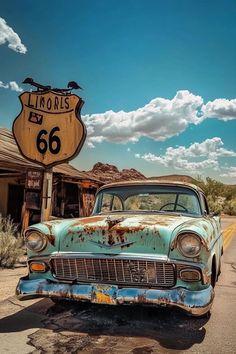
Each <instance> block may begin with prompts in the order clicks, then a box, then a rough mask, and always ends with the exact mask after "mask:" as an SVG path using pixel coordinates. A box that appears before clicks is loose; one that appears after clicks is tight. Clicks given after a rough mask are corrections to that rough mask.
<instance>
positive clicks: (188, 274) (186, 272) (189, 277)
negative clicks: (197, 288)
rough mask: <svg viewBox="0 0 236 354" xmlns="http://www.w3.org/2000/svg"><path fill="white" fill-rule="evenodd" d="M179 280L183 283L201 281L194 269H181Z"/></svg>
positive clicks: (199, 274)
mask: <svg viewBox="0 0 236 354" xmlns="http://www.w3.org/2000/svg"><path fill="white" fill-rule="evenodd" d="M180 279H182V280H184V281H199V280H201V273H200V272H199V270H196V269H182V270H181V271H180Z"/></svg>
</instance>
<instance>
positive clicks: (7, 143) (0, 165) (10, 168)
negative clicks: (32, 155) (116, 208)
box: [0, 128, 103, 184]
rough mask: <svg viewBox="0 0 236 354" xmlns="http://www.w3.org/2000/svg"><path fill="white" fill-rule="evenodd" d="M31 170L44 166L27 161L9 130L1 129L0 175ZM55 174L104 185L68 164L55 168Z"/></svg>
mask: <svg viewBox="0 0 236 354" xmlns="http://www.w3.org/2000/svg"><path fill="white" fill-rule="evenodd" d="M29 168H34V169H38V170H42V169H43V167H42V166H40V165H38V164H36V163H33V162H30V161H28V160H26V159H25V158H24V157H23V156H22V155H21V153H20V152H19V149H18V147H17V145H16V142H15V139H14V137H13V134H12V132H11V131H10V130H9V129H6V128H0V174H4V175H7V174H8V173H10V172H13V173H14V172H15V173H24V172H26V170H27V169H29ZM53 172H54V173H57V174H61V175H64V176H68V177H70V178H73V179H75V180H91V181H94V182H97V183H98V184H103V182H101V181H100V180H99V179H96V178H94V177H93V176H92V175H90V174H89V173H86V172H81V171H79V170H77V169H76V168H75V167H73V166H71V165H70V164H68V163H62V164H60V165H57V166H54V167H53Z"/></svg>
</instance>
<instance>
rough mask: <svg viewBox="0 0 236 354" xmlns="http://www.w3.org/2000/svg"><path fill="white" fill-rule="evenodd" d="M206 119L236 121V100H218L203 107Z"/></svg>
mask: <svg viewBox="0 0 236 354" xmlns="http://www.w3.org/2000/svg"><path fill="white" fill-rule="evenodd" d="M202 112H203V114H204V117H208V118H218V119H220V120H224V121H228V120H232V119H236V99H232V100H227V99H225V98H217V99H216V100H214V101H209V102H207V104H206V105H203V106H202Z"/></svg>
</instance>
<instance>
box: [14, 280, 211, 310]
mask: <svg viewBox="0 0 236 354" xmlns="http://www.w3.org/2000/svg"><path fill="white" fill-rule="evenodd" d="M16 295H17V297H18V299H19V300H27V299H30V298H35V297H53V298H62V299H63V298H64V299H71V300H77V301H90V302H92V303H100V304H111V305H119V304H150V305H158V306H174V307H178V308H181V309H182V310H184V311H187V312H188V313H190V314H192V315H195V316H201V315H204V314H205V313H207V312H208V311H209V309H210V308H211V305H212V301H213V298H214V290H213V288H212V286H211V285H210V286H209V287H208V288H206V289H204V290H200V291H189V290H186V289H184V288H175V289H168V290H158V289H138V288H118V286H116V285H105V284H89V285H87V284H64V283H54V282H51V281H48V280H46V279H34V280H31V279H29V278H28V276H27V277H24V278H21V279H20V280H19V282H18V285H17V287H16Z"/></svg>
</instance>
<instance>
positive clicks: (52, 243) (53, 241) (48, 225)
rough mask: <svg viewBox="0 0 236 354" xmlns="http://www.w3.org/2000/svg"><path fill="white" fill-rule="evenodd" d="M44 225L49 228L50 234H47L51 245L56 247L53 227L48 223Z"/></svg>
mask: <svg viewBox="0 0 236 354" xmlns="http://www.w3.org/2000/svg"><path fill="white" fill-rule="evenodd" d="M44 225H45V226H47V228H48V230H49V234H46V237H47V239H48V241H49V242H50V243H51V245H52V246H55V236H54V235H53V232H52V228H53V225H51V224H48V223H44Z"/></svg>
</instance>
